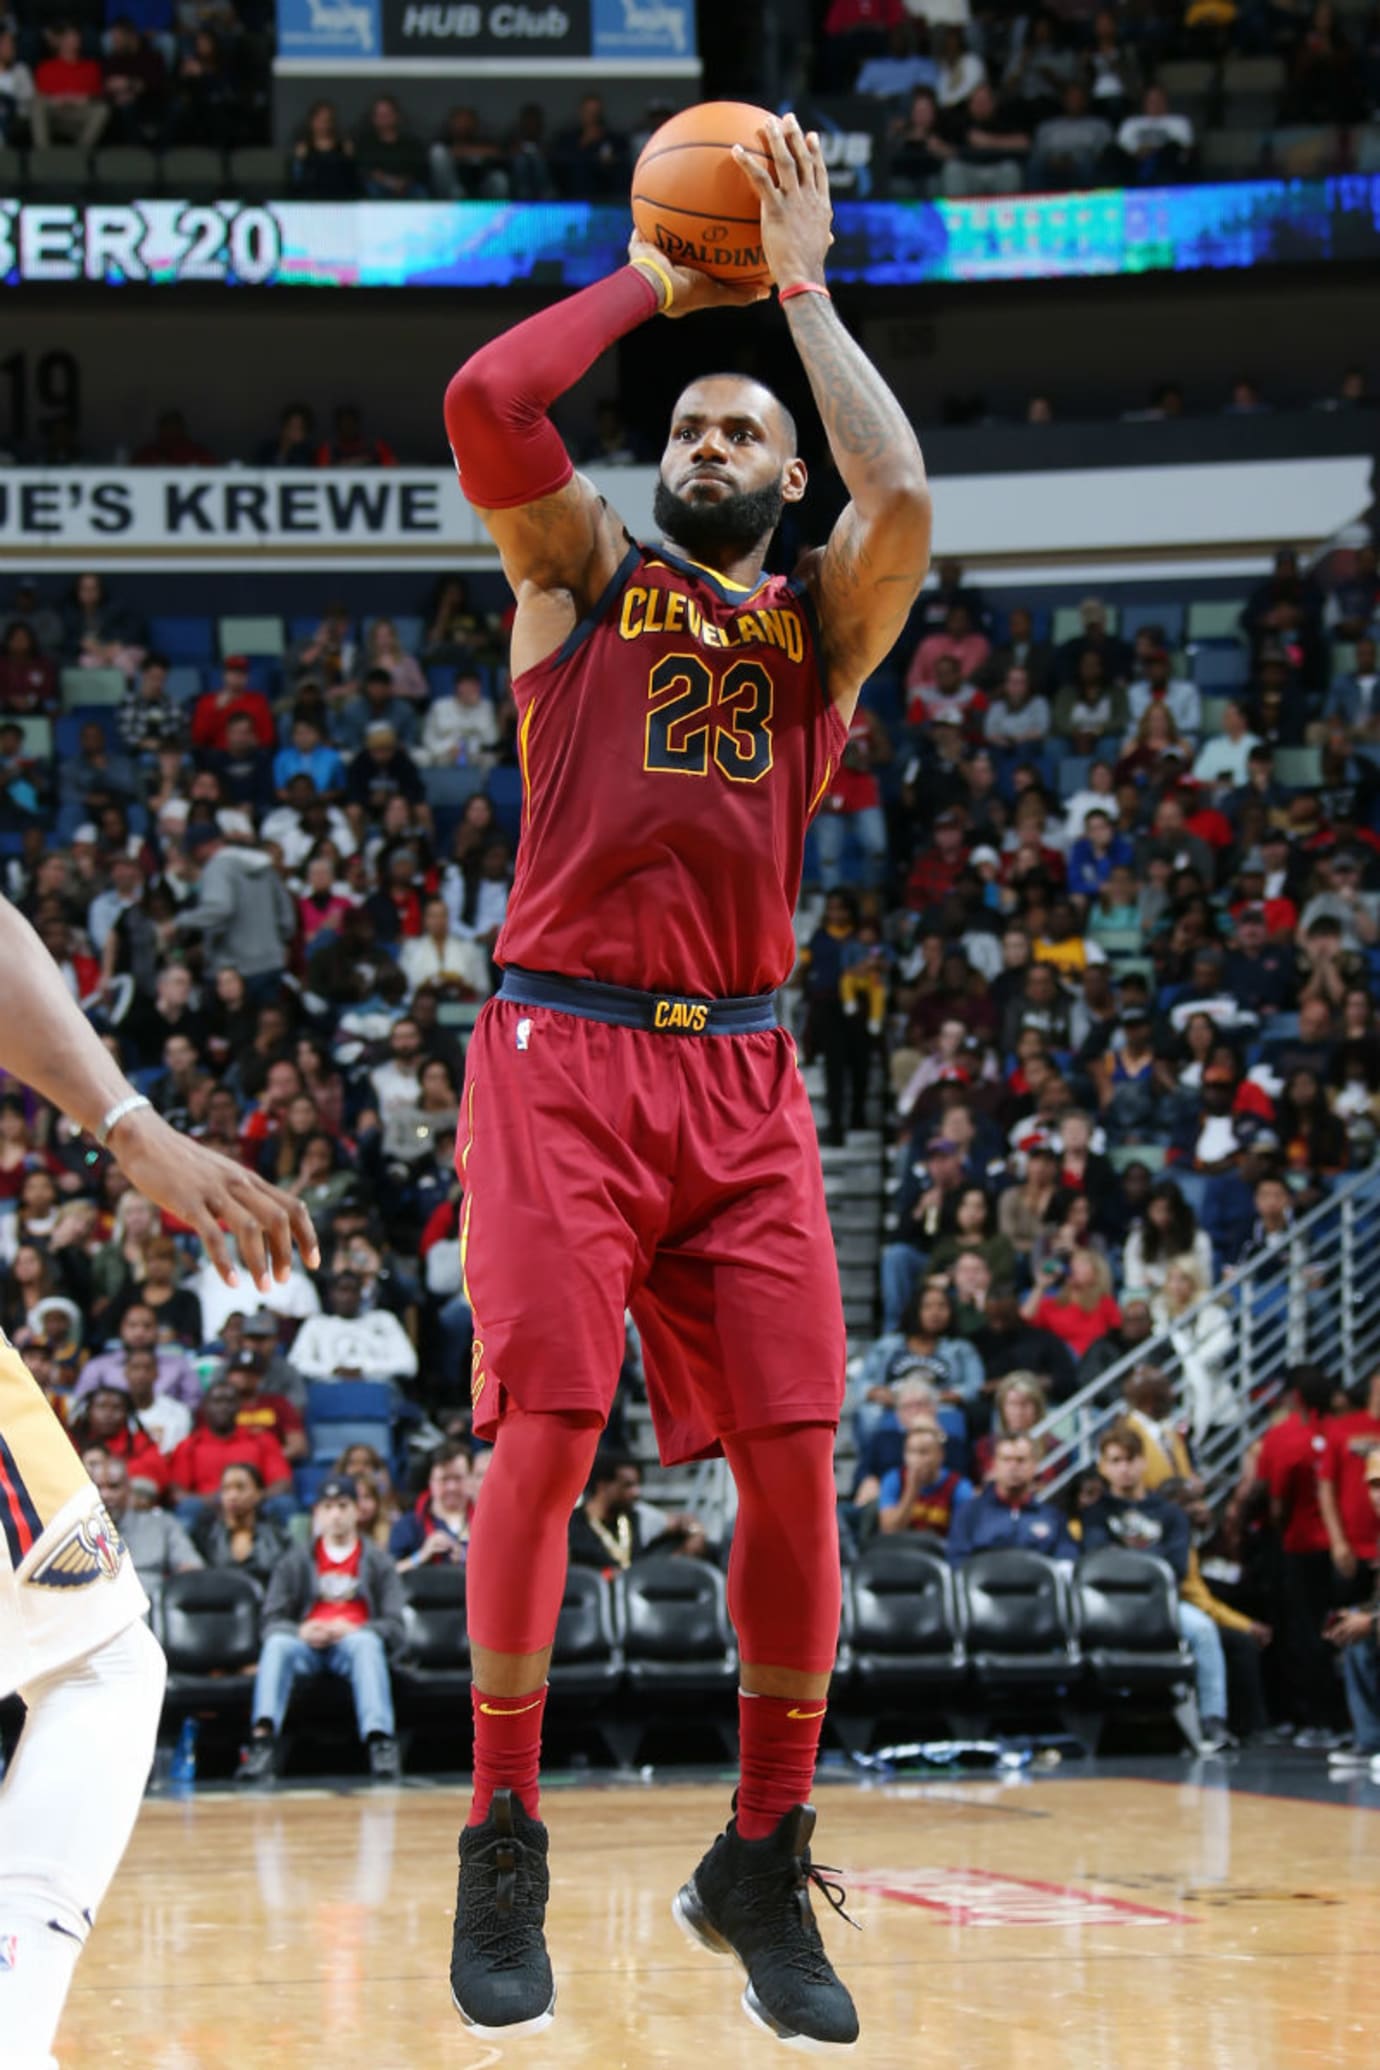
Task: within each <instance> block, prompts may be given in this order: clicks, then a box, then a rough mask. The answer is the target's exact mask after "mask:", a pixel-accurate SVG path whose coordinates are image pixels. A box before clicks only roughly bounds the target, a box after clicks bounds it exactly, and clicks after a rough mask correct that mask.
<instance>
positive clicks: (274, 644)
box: [219, 618, 284, 660]
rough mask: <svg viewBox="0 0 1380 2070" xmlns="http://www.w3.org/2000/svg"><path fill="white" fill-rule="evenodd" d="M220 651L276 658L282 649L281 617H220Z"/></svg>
mask: <svg viewBox="0 0 1380 2070" xmlns="http://www.w3.org/2000/svg"><path fill="white" fill-rule="evenodd" d="M219 633H220V651H221V654H222V656H224V655H226V654H247V655H250V656H252V657H257V658H259V659H263V658H269V659H273V660H276V659H277V657H278V656H279V655H280V654H282V652H283V651H284V640H283V621H282V619H281V618H222V619H221V621H220V627H219Z"/></svg>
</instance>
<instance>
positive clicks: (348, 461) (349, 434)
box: [316, 146, 420, 467]
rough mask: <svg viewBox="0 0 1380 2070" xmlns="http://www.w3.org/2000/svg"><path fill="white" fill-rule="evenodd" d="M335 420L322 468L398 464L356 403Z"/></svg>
mask: <svg viewBox="0 0 1380 2070" xmlns="http://www.w3.org/2000/svg"><path fill="white" fill-rule="evenodd" d="M418 148H420V146H419V147H418ZM331 423H332V431H331V436H330V437H329V438H328V439H324V440H323V441H322V443H321V444H320V445H319V446H318V447H317V449H316V464H317V466H318V467H396V466H397V464H398V457H397V454H396V453H395V452H394V451H393V448H392V447H391V446H390V445H389V444H388V443H387V442H386V440H384V439H381V438H374V437H372V436H371V435H370V434H368V433H366V431H365V429H364V421H363V418H362V417H361V415H360V412H359V410H358V409H357V408H356V407H355V405H354V404H353V403H340V404H339V405H338V406H337V408H336V410H335V412H334V414H333V416H332V419H331Z"/></svg>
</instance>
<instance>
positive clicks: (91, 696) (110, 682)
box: [62, 668, 128, 712]
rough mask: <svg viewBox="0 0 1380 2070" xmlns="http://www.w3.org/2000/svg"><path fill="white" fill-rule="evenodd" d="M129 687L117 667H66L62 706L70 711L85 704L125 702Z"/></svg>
mask: <svg viewBox="0 0 1380 2070" xmlns="http://www.w3.org/2000/svg"><path fill="white" fill-rule="evenodd" d="M127 688H128V685H127V684H126V682H125V679H124V677H123V676H122V675H121V674H120V671H119V670H118V669H117V668H65V669H64V670H63V671H62V708H63V710H64V711H69V712H70V711H75V710H76V709H77V707H78V706H79V705H83V704H86V705H96V704H105V705H109V704H123V703H124V701H125V691H126V689H127Z"/></svg>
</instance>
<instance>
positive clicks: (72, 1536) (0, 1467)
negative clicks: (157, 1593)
mask: <svg viewBox="0 0 1380 2070" xmlns="http://www.w3.org/2000/svg"><path fill="white" fill-rule="evenodd" d="M147 1610H148V1598H147V1597H146V1596H145V1594H144V1591H143V1588H142V1587H141V1586H140V1583H139V1580H138V1578H137V1576H136V1575H135V1572H134V1563H133V1561H132V1560H131V1559H130V1556H129V1553H128V1551H127V1549H126V1547H125V1544H124V1541H123V1539H122V1538H121V1537H120V1534H119V1532H118V1531H117V1530H116V1528H115V1524H114V1522H113V1520H112V1518H111V1517H110V1514H109V1512H108V1511H107V1510H106V1507H105V1505H104V1503H103V1502H102V1501H101V1498H100V1496H99V1495H98V1494H97V1492H96V1489H95V1487H94V1486H93V1485H92V1482H91V1479H90V1477H89V1475H88V1474H87V1471H86V1468H85V1467H84V1466H83V1465H82V1463H81V1460H80V1459H79V1458H78V1457H77V1454H76V1452H75V1451H74V1450H73V1447H72V1444H71V1441H70V1440H69V1438H68V1437H67V1434H66V1432H65V1431H64V1430H63V1428H62V1425H61V1424H60V1423H59V1422H58V1420H57V1417H56V1416H55V1415H54V1414H53V1411H52V1409H51V1408H50V1407H49V1406H48V1403H47V1402H46V1400H45V1399H44V1397H43V1393H42V1390H41V1389H40V1388H39V1386H38V1383H37V1382H36V1381H35V1380H34V1378H33V1376H32V1375H31V1373H30V1372H29V1370H28V1368H27V1366H25V1364H24V1362H23V1360H22V1359H21V1358H20V1356H19V1353H18V1352H17V1351H16V1350H15V1349H14V1346H13V1345H12V1344H11V1343H10V1342H9V1341H8V1339H7V1338H3V1337H0V1697H4V1696H9V1695H11V1694H12V1693H13V1692H14V1691H15V1690H16V1689H19V1690H23V1689H24V1688H26V1687H27V1686H28V1684H29V1683H31V1682H34V1681H37V1680H38V1678H39V1677H40V1676H42V1675H51V1674H54V1673H56V1672H57V1670H58V1669H59V1668H64V1667H68V1666H70V1665H71V1663H72V1662H73V1661H75V1660H80V1659H81V1658H82V1656H83V1655H84V1654H87V1653H91V1652H94V1651H95V1649H96V1647H98V1646H103V1645H105V1643H106V1641H107V1640H108V1639H113V1638H114V1637H115V1636H116V1634H117V1633H118V1632H122V1631H123V1630H124V1629H125V1627H126V1626H127V1625H130V1624H133V1623H134V1622H135V1620H136V1619H138V1618H141V1617H143V1616H144V1615H145V1613H146V1612H147Z"/></svg>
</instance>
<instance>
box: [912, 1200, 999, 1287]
mask: <svg viewBox="0 0 1380 2070" xmlns="http://www.w3.org/2000/svg"><path fill="white" fill-rule="evenodd" d="M939 1227H940V1230H941V1232H942V1233H941V1235H940V1238H939V1241H938V1242H937V1243H936V1244H935V1246H934V1250H933V1252H932V1253H931V1256H930V1266H931V1269H932V1270H933V1271H935V1272H948V1271H950V1270H951V1269H952V1268H953V1266H954V1265H955V1264H956V1263H957V1261H958V1259H959V1258H960V1257H962V1256H964V1255H966V1254H968V1253H970V1252H976V1254H977V1255H978V1256H979V1257H980V1258H981V1259H982V1260H983V1262H984V1264H985V1265H986V1266H987V1268H988V1271H989V1272H990V1274H991V1276H992V1278H993V1279H994V1280H1002V1281H1005V1280H1009V1279H1012V1278H1013V1277H1014V1276H1015V1271H1016V1247H1015V1245H1014V1243H1013V1242H1012V1241H1011V1238H1010V1237H1009V1236H1005V1235H1003V1234H1001V1232H1000V1231H999V1230H998V1229H997V1226H996V1212H995V1210H994V1208H993V1206H992V1199H991V1195H990V1194H989V1193H988V1192H987V1189H986V1187H984V1186H962V1187H960V1188H959V1189H958V1190H957V1191H956V1192H954V1193H951V1194H949V1195H948V1197H947V1199H946V1200H945V1202H944V1206H943V1208H942V1209H941V1211H940V1216H939Z"/></svg>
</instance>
